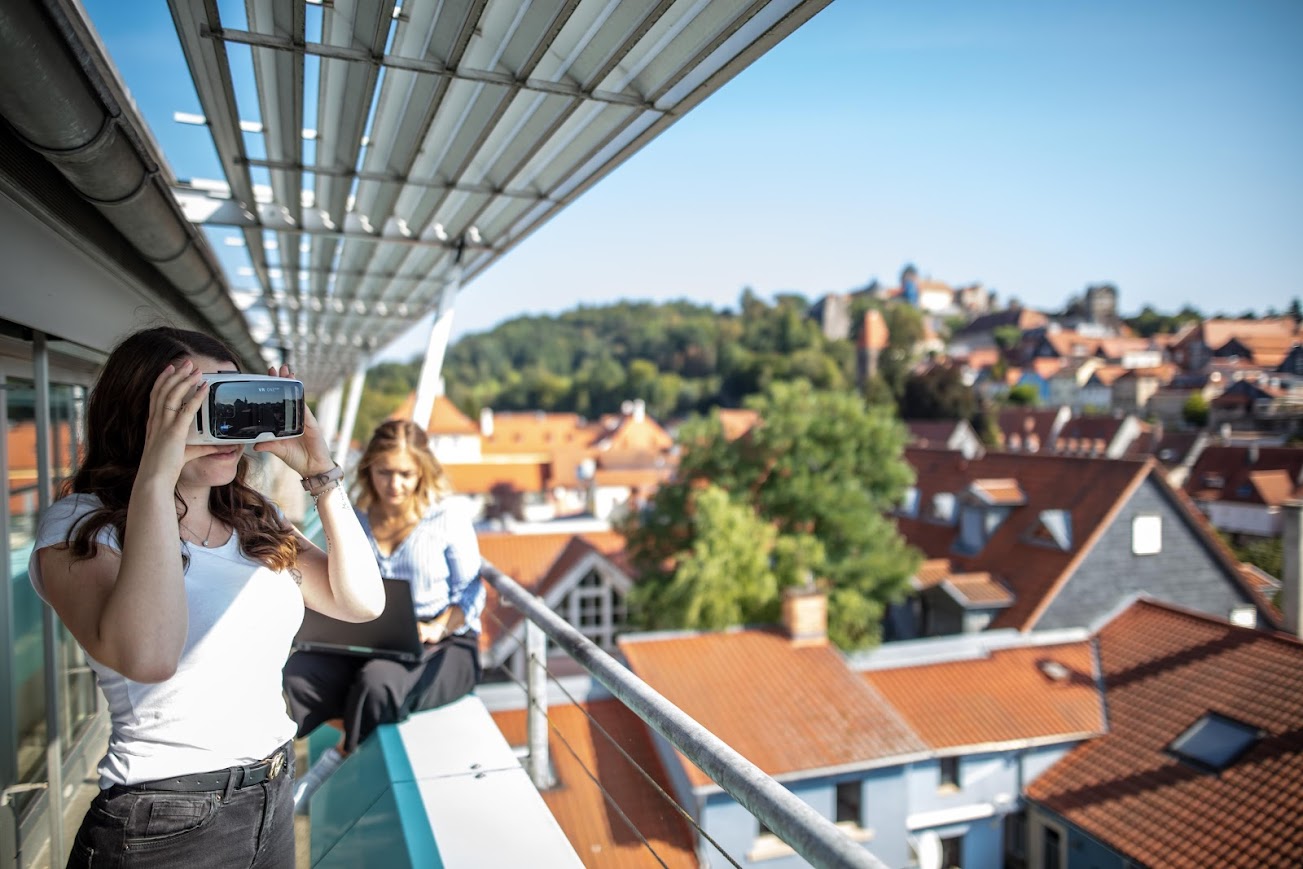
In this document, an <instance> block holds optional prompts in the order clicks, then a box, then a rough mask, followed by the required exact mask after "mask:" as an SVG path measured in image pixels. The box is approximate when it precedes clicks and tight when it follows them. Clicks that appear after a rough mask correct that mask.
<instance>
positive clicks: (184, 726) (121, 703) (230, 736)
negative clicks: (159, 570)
mask: <svg viewBox="0 0 1303 869" xmlns="http://www.w3.org/2000/svg"><path fill="white" fill-rule="evenodd" d="M99 506H100V502H99V499H98V498H96V497H94V496H93V495H72V496H70V497H68V498H64V499H62V500H60V501H57V502H55V503H54V504H53V505H51V507H50V509H49V510H47V511H46V514H45V516H44V517H43V518H42V519H41V524H40V527H39V529H38V530H37V535H36V545H35V546H34V547H33V549H32V557H31V560H30V562H29V566H28V569H29V575H30V576H31V581H32V586H33V587H34V588H35V589H36V593H37V594H39V595H41V597H42V599H45V590H44V588H43V587H42V581H41V569H40V563H39V559H38V558H37V557H36V554H37V552H38V551H39V550H40V549H42V548H43V547H46V546H53V545H58V544H61V543H63V542H64V541H65V540H67V537H68V529H69V528H70V527H72V525H73V523H74V522H76V521H77V520H78V519H80V518H81V517H82V516H85V515H86V514H87V513H89V512H91V511H92V510H94V509H96V508H98V507H99ZM96 542H97V543H99V544H100V545H101V546H108V547H109V548H110V549H112V550H114V551H118V552H120V551H121V546H120V545H119V543H118V535H117V532H116V531H115V530H114V529H113V528H112V527H107V528H104V529H102V530H101V531H100V533H99V535H98V536H97V537H96ZM178 545H179V546H185V544H183V543H181V542H180V541H178ZM185 548H186V551H187V552H188V554H189V556H190V567H189V569H188V570H187V571H186V575H185V588H186V603H187V610H188V613H189V631H188V633H187V636H186V642H185V648H184V649H183V650H182V652H181V660H180V662H179V663H178V665H177V670H176V673H175V674H174V675H173V676H172V678H171V679H168V680H167V681H166V682H159V683H157V684H147V683H143V682H133V681H132V680H130V679H127V678H126V677H124V676H123V675H122V674H120V673H118V672H116V671H115V670H111V669H109V668H108V667H106V666H104V665H103V664H101V663H99V662H98V661H95V660H94V659H92V658H91V657H90V655H89V654H88V655H87V656H86V659H87V661H88V662H89V663H90V667H91V669H92V670H93V671H94V672H95V677H96V680H97V681H98V682H99V686H100V688H101V689H102V690H103V691H104V696H105V698H106V699H107V701H108V708H109V718H110V721H111V728H112V729H111V732H110V734H109V747H108V752H107V753H106V754H105V755H104V758H103V760H101V761H100V765H99V774H100V787H102V788H105V787H109V786H110V785H112V784H137V783H139V782H145V781H152V780H154V779H161V778H170V777H172V776H176V775H182V774H184V773H192V772H206V771H208V770H215V769H225V768H226V767H229V766H240V765H243V764H246V763H252V762H254V761H257V760H260V759H262V758H264V757H266V756H267V755H269V754H271V753H272V752H273V751H275V750H276V749H277V748H278V747H279V746H280V745H282V744H283V743H285V742H286V741H287V740H289V739H290V738H292V737H293V736H294V732H295V725H294V722H293V720H291V719H290V717H289V715H288V714H287V713H286V710H285V701H284V698H283V695H282V689H281V669H282V668H283V667H284V666H285V659H286V658H287V657H288V656H289V653H290V644H291V642H292V641H293V639H294V634H295V633H296V632H297V631H298V629H299V625H300V624H302V622H303V595H302V593H301V592H300V590H299V587H298V585H297V584H296V583H295V582H294V580H293V579H292V578H291V576H290V574H289V573H288V571H281V572H276V571H273V570H271V569H269V568H267V567H265V566H263V565H262V564H260V563H258V562H256V561H251V560H250V559H248V558H245V556H244V555H243V554H241V552H240V546H239V541H238V540H237V539H236V535H234V534H232V535H231V539H230V541H228V542H227V543H226V545H225V546H220V547H216V548H213V549H205V548H203V547H200V546H185Z"/></svg>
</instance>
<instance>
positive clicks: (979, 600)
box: [947, 570, 1013, 607]
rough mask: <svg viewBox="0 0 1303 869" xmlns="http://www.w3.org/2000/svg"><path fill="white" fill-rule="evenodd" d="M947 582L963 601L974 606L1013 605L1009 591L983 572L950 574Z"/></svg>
mask: <svg viewBox="0 0 1303 869" xmlns="http://www.w3.org/2000/svg"><path fill="white" fill-rule="evenodd" d="M947 581H948V582H949V583H950V587H951V588H952V589H954V591H955V592H956V593H957V594H958V595H959V596H960V597H962V598H963V599H964V602H966V603H970V604H973V605H975V606H984V607H990V606H1008V605H1010V604H1011V603H1013V595H1012V594H1010V593H1009V589H1007V588H1005V587H1004V586H1003V585H1001V584H1000V581H999V580H997V579H996V578H995V577H993V576H991V574H990V573H989V572H987V571H985V570H983V571H979V572H977V573H956V574H952V575H951V576H950V577H949V578H948V579H947Z"/></svg>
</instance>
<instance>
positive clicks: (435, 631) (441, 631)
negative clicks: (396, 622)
mask: <svg viewBox="0 0 1303 869" xmlns="http://www.w3.org/2000/svg"><path fill="white" fill-rule="evenodd" d="M416 627H417V632H418V633H419V634H420V637H421V642H422V643H425V644H426V645H434V644H435V643H437V642H439V641H440V640H442V639H443V638H444V637H446V636H448V626H447V625H446V624H444V623H443V622H441V621H437V620H436V621H432V622H417V623H416Z"/></svg>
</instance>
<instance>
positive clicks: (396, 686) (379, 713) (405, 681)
mask: <svg viewBox="0 0 1303 869" xmlns="http://www.w3.org/2000/svg"><path fill="white" fill-rule="evenodd" d="M422 668H423V665H422V664H421V663H415V664H404V663H403V662H401V661H390V660H387V659H384V658H371V659H369V660H367V661H366V663H364V664H363V665H362V667H361V669H359V670H358V671H357V677H356V678H355V679H354V680H353V685H352V688H351V690H350V692H349V695H348V701H347V703H346V704H345V707H344V716H343V717H344V753H345V754H352V753H353V751H354V750H356V749H357V747H358V745H360V744H361V743H362V741H363V740H365V739H366V738H367V737H368V736H370V735H371V731H373V730H375V729H376V727H378V726H379V725H381V724H393V723H395V722H397V721H401V720H402V719H403V718H404V717H405V714H406V712H405V710H404V708H403V701H404V700H405V699H406V698H407V695H408V694H409V693H410V692H411V690H412V686H413V685H415V684H416V681H417V679H418V678H419V677H420V675H421V671H422Z"/></svg>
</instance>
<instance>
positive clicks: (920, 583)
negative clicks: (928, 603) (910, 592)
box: [914, 558, 951, 588]
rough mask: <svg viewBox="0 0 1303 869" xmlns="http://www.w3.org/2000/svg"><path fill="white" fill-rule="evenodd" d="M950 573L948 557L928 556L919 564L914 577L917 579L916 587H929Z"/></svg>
mask: <svg viewBox="0 0 1303 869" xmlns="http://www.w3.org/2000/svg"><path fill="white" fill-rule="evenodd" d="M950 573H951V568H950V559H949V558H929V559H927V560H926V561H924V562H923V563H922V564H921V565H920V566H919V568H918V571H917V572H915V574H914V579H915V580H916V581H917V587H918V588H931V587H932V586H934V585H936V584H937V583H939V582H940V581H941V580H943V579H945V578H946V577H948V576H950Z"/></svg>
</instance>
